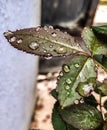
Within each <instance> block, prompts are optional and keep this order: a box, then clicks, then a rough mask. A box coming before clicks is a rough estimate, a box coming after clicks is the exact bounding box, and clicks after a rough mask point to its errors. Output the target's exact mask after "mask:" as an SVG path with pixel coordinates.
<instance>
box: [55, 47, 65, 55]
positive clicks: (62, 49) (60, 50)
mask: <svg viewBox="0 0 107 130" xmlns="http://www.w3.org/2000/svg"><path fill="white" fill-rule="evenodd" d="M55 51H56V52H57V53H58V54H65V53H66V52H67V50H66V48H65V47H60V48H57V49H55Z"/></svg>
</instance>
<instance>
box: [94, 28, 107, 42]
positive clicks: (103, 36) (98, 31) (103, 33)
mask: <svg viewBox="0 0 107 130" xmlns="http://www.w3.org/2000/svg"><path fill="white" fill-rule="evenodd" d="M92 30H93V32H94V34H95V35H96V37H97V38H98V39H99V40H100V41H102V42H104V43H105V44H107V25H102V26H92Z"/></svg>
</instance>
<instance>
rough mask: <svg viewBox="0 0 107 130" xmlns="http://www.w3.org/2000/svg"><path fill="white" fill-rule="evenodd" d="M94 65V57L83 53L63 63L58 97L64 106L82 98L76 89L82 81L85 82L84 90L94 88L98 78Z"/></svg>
mask: <svg viewBox="0 0 107 130" xmlns="http://www.w3.org/2000/svg"><path fill="white" fill-rule="evenodd" d="M94 67H95V65H94V62H93V59H91V58H90V57H86V56H83V55H75V56H73V57H71V60H69V61H68V62H67V63H66V64H64V65H63V67H62V71H61V73H60V75H59V78H58V82H57V89H58V99H59V101H60V105H61V106H62V107H66V106H69V105H71V104H74V103H75V100H79V99H81V95H80V94H79V93H78V92H77V90H76V89H77V87H78V85H79V83H80V82H83V83H84V87H83V89H84V91H88V90H89V89H90V88H92V86H93V85H94V83H95V80H96V72H95V70H94ZM90 79H92V80H90ZM85 82H87V85H86V83H85Z"/></svg>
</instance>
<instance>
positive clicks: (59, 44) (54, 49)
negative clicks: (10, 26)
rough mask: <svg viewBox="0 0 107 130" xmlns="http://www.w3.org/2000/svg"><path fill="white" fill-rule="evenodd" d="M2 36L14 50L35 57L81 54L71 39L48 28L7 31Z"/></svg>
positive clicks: (67, 35)
mask: <svg viewBox="0 0 107 130" xmlns="http://www.w3.org/2000/svg"><path fill="white" fill-rule="evenodd" d="M4 36H5V37H6V38H7V40H8V41H9V42H10V44H11V45H12V46H14V47H15V48H17V49H19V50H23V51H26V52H28V53H32V54H35V55H40V56H45V57H52V56H66V55H70V54H72V53H76V52H81V51H82V52H83V49H82V48H81V46H80V44H79V43H78V42H75V39H74V38H73V37H71V36H70V35H69V34H67V33H63V32H61V31H60V30H58V29H53V28H52V27H50V26H49V27H47V26H45V27H37V28H29V29H21V30H17V31H14V32H12V31H8V32H5V33H4Z"/></svg>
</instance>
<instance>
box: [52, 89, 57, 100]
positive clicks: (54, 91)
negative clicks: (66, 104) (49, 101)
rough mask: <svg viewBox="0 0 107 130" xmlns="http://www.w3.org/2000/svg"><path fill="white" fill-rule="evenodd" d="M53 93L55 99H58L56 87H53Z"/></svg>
mask: <svg viewBox="0 0 107 130" xmlns="http://www.w3.org/2000/svg"><path fill="white" fill-rule="evenodd" d="M51 95H52V96H53V97H54V98H55V99H57V97H58V93H57V92H56V89H53V90H52V91H51Z"/></svg>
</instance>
